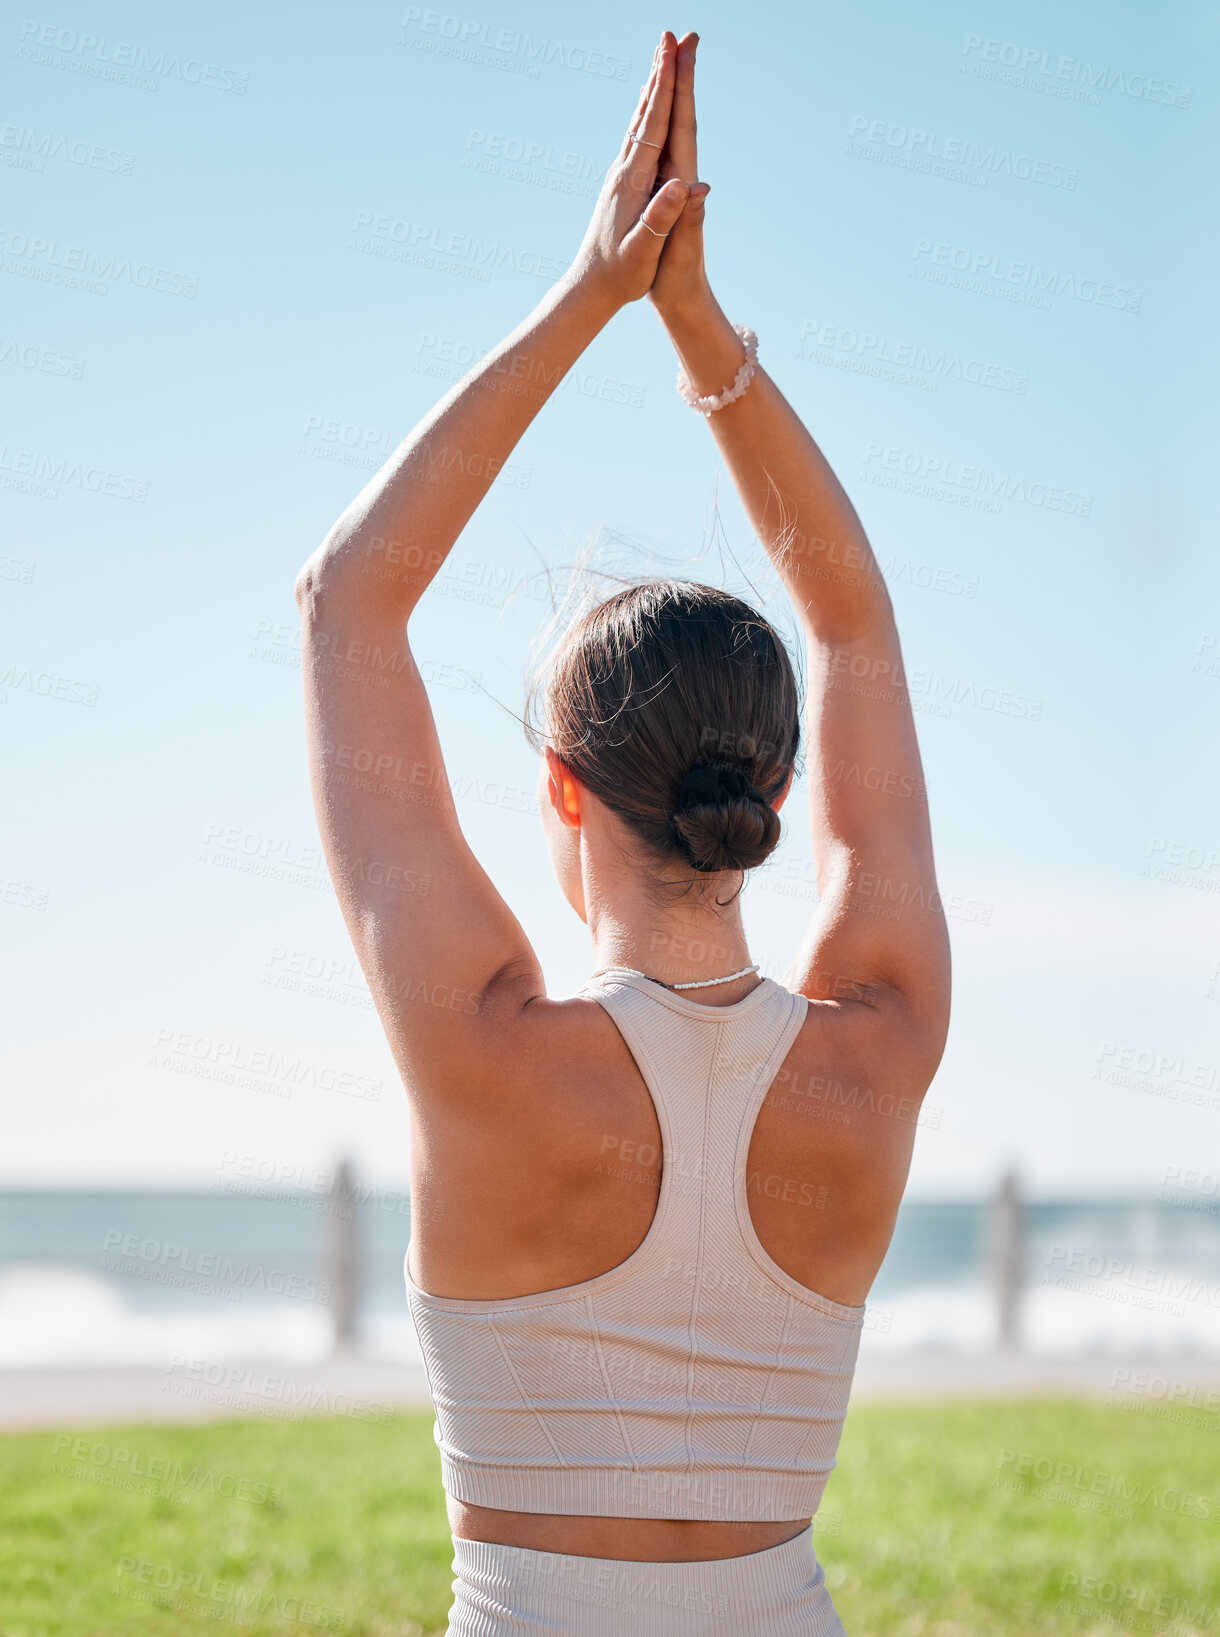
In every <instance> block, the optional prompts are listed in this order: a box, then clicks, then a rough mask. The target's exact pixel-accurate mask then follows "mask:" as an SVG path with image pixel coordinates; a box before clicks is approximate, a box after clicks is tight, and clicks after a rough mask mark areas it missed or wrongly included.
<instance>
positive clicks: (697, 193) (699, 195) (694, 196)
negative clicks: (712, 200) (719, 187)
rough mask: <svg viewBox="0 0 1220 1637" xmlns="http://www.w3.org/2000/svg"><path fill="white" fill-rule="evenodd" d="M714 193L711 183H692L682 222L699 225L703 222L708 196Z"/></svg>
mask: <svg viewBox="0 0 1220 1637" xmlns="http://www.w3.org/2000/svg"><path fill="white" fill-rule="evenodd" d="M711 191H712V184H711V183H710V182H692V183H691V187H690V192H689V193H688V194H687V198H686V204H685V205H684V206H683V209H682V220H683V221H686V222H695V223H699V222H701V221H702V220H703V209H704V206H705V205H706V203H707V196H708V194H709V193H710V192H711Z"/></svg>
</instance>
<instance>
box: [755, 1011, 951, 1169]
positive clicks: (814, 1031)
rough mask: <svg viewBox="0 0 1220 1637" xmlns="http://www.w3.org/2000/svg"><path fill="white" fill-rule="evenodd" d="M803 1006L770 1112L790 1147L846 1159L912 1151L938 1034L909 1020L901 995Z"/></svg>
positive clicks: (774, 1087)
mask: <svg viewBox="0 0 1220 1637" xmlns="http://www.w3.org/2000/svg"><path fill="white" fill-rule="evenodd" d="M806 999H807V1005H806V1009H805V1016H804V1019H803V1021H802V1024H801V1027H800V1030H799V1032H798V1033H797V1035H796V1038H795V1040H794V1041H793V1044H792V1047H791V1049H790V1051H789V1052H788V1054H787V1056H786V1057H785V1059H784V1061H783V1063H782V1064H781V1066H780V1068H779V1070H778V1072H777V1074H776V1077H775V1079H774V1081H773V1082H772V1086H771V1090H770V1092H769V1093H768V1096H767V1099H766V1101H767V1106H768V1109H769V1111H770V1113H771V1114H772V1116H781V1115H782V1116H784V1117H786V1118H787V1120H788V1122H789V1123H790V1125H791V1128H792V1134H793V1139H794V1141H797V1142H801V1141H803V1140H805V1139H808V1140H809V1141H812V1142H814V1143H818V1144H826V1145H829V1146H830V1147H833V1148H838V1149H840V1150H841V1151H842V1152H843V1153H844V1155H846V1154H848V1153H850V1152H851V1151H852V1150H854V1149H856V1148H859V1149H861V1150H862V1151H864V1152H868V1151H870V1150H872V1149H873V1148H874V1147H875V1146H876V1145H878V1144H880V1145H883V1146H891V1145H895V1144H896V1146H897V1148H898V1150H900V1151H901V1150H904V1149H906V1150H909V1144H910V1140H911V1138H912V1136H913V1132H914V1127H915V1125H916V1124H917V1123H918V1122H919V1119H920V1111H921V1108H922V1105H923V1101H924V1097H925V1095H926V1093H927V1090H928V1087H929V1086H930V1085H931V1083H932V1079H933V1076H934V1075H935V1073H936V1069H937V1066H938V1064H939V1062H940V1057H941V1053H942V1051H943V1045H944V1040H943V1034H942V1033H940V1032H939V1031H937V1030H936V1029H934V1028H930V1027H929V1026H928V1024H927V1022H926V1020H924V1019H922V1018H921V1017H919V1016H918V1015H912V1014H911V1013H910V1011H909V1010H908V1008H907V1007H906V1006H905V1005H904V1004H903V1002H902V999H901V997H900V996H897V995H892V994H884V995H882V994H875V995H874V996H872V997H871V998H870V999H868V1000H856V1001H852V1002H843V1001H825V1000H811V999H808V997H806Z"/></svg>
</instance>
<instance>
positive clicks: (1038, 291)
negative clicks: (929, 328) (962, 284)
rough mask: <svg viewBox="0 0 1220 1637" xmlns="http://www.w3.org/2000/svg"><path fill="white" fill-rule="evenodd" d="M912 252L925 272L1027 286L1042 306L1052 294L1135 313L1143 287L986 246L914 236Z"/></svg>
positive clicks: (984, 281)
mask: <svg viewBox="0 0 1220 1637" xmlns="http://www.w3.org/2000/svg"><path fill="white" fill-rule="evenodd" d="M911 254H912V258H913V259H914V260H915V261H917V262H919V263H921V270H922V271H923V272H924V273H925V274H927V273H932V272H934V271H935V270H936V269H938V268H944V269H947V270H949V271H951V272H953V273H957V274H959V275H962V276H963V278H964V279H965V280H977V281H978V282H979V283H980V284H982V285H985V284H987V283H988V282H993V283H995V284H999V285H1009V286H1013V287H1014V288H1017V289H1021V290H1028V291H1029V292H1030V293H1031V294H1032V295H1033V296H1034V297H1035V298H1041V303H1042V305H1044V306H1049V305H1050V298H1051V297H1052V296H1070V297H1071V298H1072V300H1073V301H1085V302H1089V303H1091V304H1092V305H1093V306H1096V307H1113V308H1115V309H1117V310H1118V311H1119V312H1128V313H1138V312H1139V310H1140V303H1141V302H1142V300H1143V292H1142V291H1140V290H1129V289H1128V288H1127V286H1126V285H1125V284H1111V283H1109V282H1108V281H1106V280H1104V279H1096V278H1081V277H1080V276H1079V275H1078V274H1076V273H1071V272H1068V271H1067V270H1066V269H1065V268H1061V267H1043V266H1042V265H1041V263H1040V262H1035V261H1016V260H1015V259H1014V258H1013V257H1011V256H997V255H996V254H994V252H992V251H988V250H971V249H970V248H969V247H968V246H966V245H959V244H945V243H943V242H938V241H936V240H934V239H916V241H915V248H914V250H913V251H912V252H911ZM912 271H913V272H914V271H916V270H915V269H912Z"/></svg>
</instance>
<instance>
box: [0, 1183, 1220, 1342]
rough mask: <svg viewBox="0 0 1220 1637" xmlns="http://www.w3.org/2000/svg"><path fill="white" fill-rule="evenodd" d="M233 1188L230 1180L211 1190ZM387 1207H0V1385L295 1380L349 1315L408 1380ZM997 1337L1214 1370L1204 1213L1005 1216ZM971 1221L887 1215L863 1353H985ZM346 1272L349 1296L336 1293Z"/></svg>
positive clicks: (1214, 1286)
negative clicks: (284, 1375) (1011, 1282)
mask: <svg viewBox="0 0 1220 1637" xmlns="http://www.w3.org/2000/svg"><path fill="white" fill-rule="evenodd" d="M229 1180H230V1183H231V1184H233V1183H235V1182H238V1181H242V1179H229ZM409 1211H410V1201H409V1199H408V1197H407V1195H406V1194H405V1193H400V1192H394V1191H378V1190H374V1189H371V1188H369V1187H358V1188H356V1190H355V1192H354V1193H353V1194H352V1195H350V1196H349V1203H347V1204H345V1203H343V1201H342V1199H341V1198H338V1197H336V1196H334V1195H333V1194H329V1193H327V1192H310V1191H308V1190H304V1189H299V1190H278V1189H258V1188H256V1187H255V1186H254V1185H253V1184H248V1185H247V1184H245V1183H244V1182H243V1185H242V1187H240V1188H237V1187H235V1186H230V1188H229V1189H228V1190H222V1189H220V1188H217V1189H215V1190H212V1191H200V1192H173V1193H169V1192H166V1193H152V1192H149V1193H142V1192H113V1193H105V1192H98V1193H87V1192H67V1191H65V1192H54V1191H40V1192H5V1193H0V1368H30V1367H38V1366H43V1365H45V1366H54V1365H64V1366H88V1365H112V1366H113V1365H137V1364H142V1365H152V1364H158V1365H159V1364H163V1363H165V1362H166V1361H167V1360H169V1359H171V1358H173V1357H174V1356H177V1355H190V1356H192V1357H203V1358H209V1359H215V1360H225V1359H237V1358H244V1359H252V1358H258V1359H269V1360H271V1359H274V1360H285V1361H293V1362H308V1361H311V1360H315V1359H320V1358H322V1357H324V1356H325V1355H326V1354H327V1353H328V1351H329V1350H330V1348H331V1346H332V1341H333V1336H334V1330H335V1323H336V1318H337V1316H339V1315H341V1314H342V1312H343V1311H344V1309H345V1307H346V1306H347V1305H348V1304H349V1302H350V1305H351V1307H352V1311H353V1319H352V1323H353V1325H354V1332H355V1338H356V1342H357V1345H358V1348H359V1350H360V1351H361V1352H362V1353H364V1354H365V1355H366V1356H367V1357H369V1358H376V1359H385V1360H402V1361H403V1362H410V1363H412V1364H418V1363H419V1352H418V1348H417V1345H416V1340H415V1335H414V1330H413V1327H412V1325H411V1321H410V1317H409V1314H408V1310H407V1305H406V1296H405V1291H404V1286H403V1257H404V1254H405V1251H406V1248H407V1243H408V1240H409V1238H410V1215H409ZM1022 1221H1023V1232H1022V1234H1021V1236H1020V1249H1019V1252H1018V1253H1017V1254H1016V1256H1015V1258H1014V1259H1013V1260H1015V1264H1016V1265H1017V1267H1018V1268H1019V1294H1018V1295H1017V1298H1016V1307H1015V1311H1016V1327H1017V1337H1018V1340H1019V1344H1020V1346H1021V1347H1022V1348H1023V1349H1024V1350H1025V1351H1026V1352H1028V1353H1029V1354H1031V1355H1033V1356H1039V1357H1046V1358H1064V1359H1066V1358H1079V1357H1084V1356H1107V1357H1116V1358H1121V1357H1123V1356H1125V1355H1131V1356H1136V1355H1138V1356H1143V1357H1147V1356H1161V1357H1166V1358H1172V1357H1196V1358H1198V1357H1206V1356H1208V1355H1210V1356H1212V1357H1215V1356H1216V1355H1217V1354H1218V1353H1220V1198H1218V1197H1217V1196H1216V1195H1214V1194H1213V1195H1208V1194H1202V1193H1201V1194H1197V1195H1183V1196H1181V1197H1178V1196H1174V1197H1173V1198H1172V1200H1170V1201H1166V1200H1165V1199H1159V1200H1157V1199H1148V1200H1140V1199H1111V1200H1103V1199H1096V1200H1082V1199H1076V1200H1070V1199H1065V1200H1049V1199H1048V1200H1034V1201H1031V1202H1027V1203H1025V1204H1024V1205H1023V1207H1022ZM993 1224H994V1219H993V1216H992V1212H991V1208H990V1207H989V1206H988V1205H987V1204H986V1203H985V1202H978V1201H976V1202H969V1201H964V1202H963V1201H958V1202H954V1201H943V1202H937V1201H918V1200H912V1201H909V1202H907V1203H906V1204H904V1205H903V1207H902V1210H901V1212H900V1215H899V1219H898V1226H897V1230H896V1233H895V1236H894V1242H893V1245H892V1247H891V1249H890V1252H889V1255H888V1256H887V1258H886V1261H885V1263H884V1265H883V1267H882V1269H881V1272H880V1274H879V1276H878V1279H877V1282H876V1285H875V1286H874V1288H873V1292H872V1295H871V1296H870V1298H869V1303H868V1312H867V1316H866V1319H865V1332H864V1337H863V1342H862V1351H863V1352H868V1351H873V1352H878V1353H881V1352H887V1353H893V1352H906V1353H911V1352H918V1351H920V1350H926V1349H940V1350H948V1351H951V1352H955V1353H959V1354H971V1353H981V1352H985V1351H986V1350H988V1349H989V1348H990V1347H991V1346H992V1344H993V1342H994V1339H995V1337H996V1333H997V1323H998V1319H997V1313H998V1308H999V1296H998V1293H997V1292H998V1284H997V1276H996V1264H997V1256H996V1248H995V1247H996V1241H995V1237H994V1235H995V1229H994V1225H993ZM345 1234H346V1235H347V1236H348V1238H347V1246H348V1249H347V1252H346V1254H348V1256H349V1258H350V1260H351V1262H352V1264H353V1265H354V1266H355V1267H356V1268H357V1269H358V1275H357V1281H356V1282H355V1283H354V1284H353V1283H352V1282H351V1281H347V1282H340V1283H339V1284H338V1285H336V1271H335V1270H336V1258H337V1257H340V1256H341V1255H342V1254H344V1250H343V1244H342V1243H341V1241H342V1239H343V1236H344V1235H345Z"/></svg>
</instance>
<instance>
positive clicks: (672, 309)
mask: <svg viewBox="0 0 1220 1637" xmlns="http://www.w3.org/2000/svg"><path fill="white" fill-rule="evenodd" d="M653 305H654V306H655V307H656V309H657V315H658V317H659V318H660V320H661V322H662V324H664V326H665V328H666V330H667V332H668V334H669V337H670V339H671V340H672V341H673V343H674V345H675V346H677V345H678V344H679V340H680V338H681V337H684V336H693V335H698V334H701V333H705V332H706V331H708V330H709V329H711V330H713V331H715V330H716V329H729V330H731V329H732V325H731V324H730V323H729V320H728V318H727V317H726V316H725V313H724V310H723V308H722V307H721V305H720V303H719V302H718V301H717V300H716V297H715V296H714V295H713V294H712V287H711V285H710V284H704V285H702V286H701V287H700V288H699V289H697V290H693V291H691V292H690V293H689V294H687V295H684V296H681V297H679V298H678V299H677V300H669V301H664V302H661V301H654V303H653Z"/></svg>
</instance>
